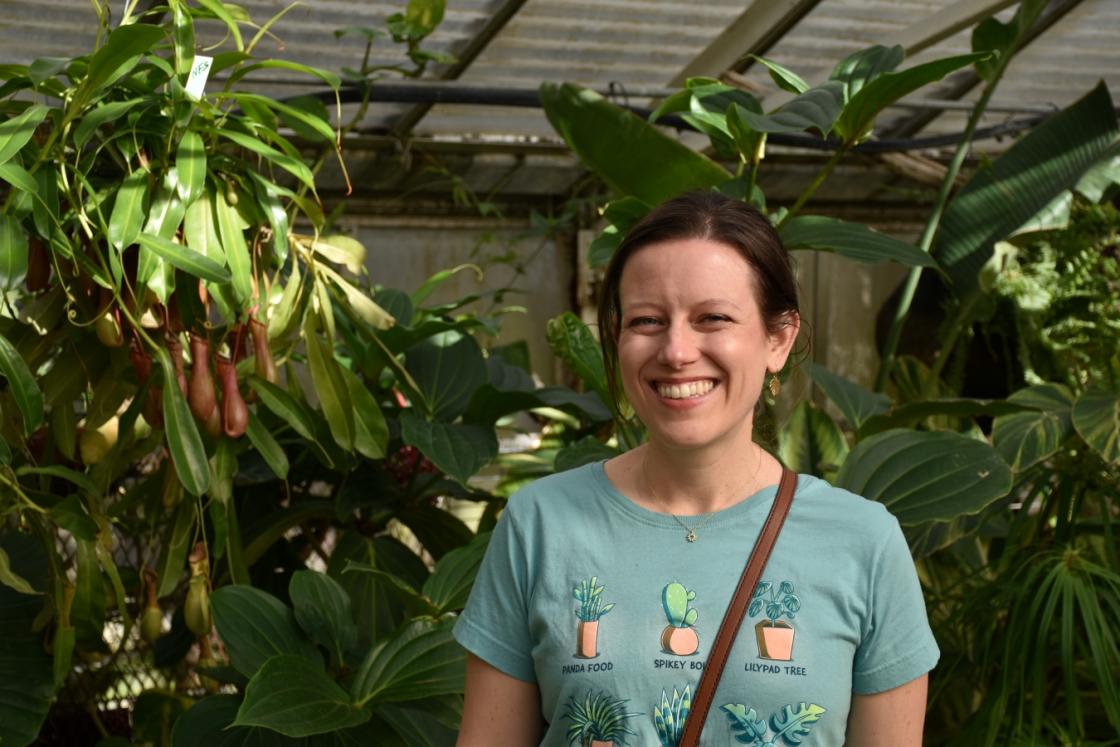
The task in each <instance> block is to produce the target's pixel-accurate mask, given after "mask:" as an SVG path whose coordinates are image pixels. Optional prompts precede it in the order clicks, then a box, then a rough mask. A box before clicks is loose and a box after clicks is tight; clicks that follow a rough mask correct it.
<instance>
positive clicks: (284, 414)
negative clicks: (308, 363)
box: [249, 376, 315, 441]
mask: <svg viewBox="0 0 1120 747" xmlns="http://www.w3.org/2000/svg"><path fill="white" fill-rule="evenodd" d="M249 386H251V387H252V388H253V391H255V392H256V393H257V396H259V397H260V398H261V402H262V403H263V404H264V406H265V407H267V408H268V409H269V410H271V411H272V413H273V414H274V415H276V416H277V417H279V418H280V419H281V420H283V421H284V422H286V423H287V424H288V425H290V426H292V429H293V430H295V432H296V433H298V434H299V435H301V436H303V437H304V438H306V439H307V440H308V441H315V423H314V421H313V420H312V419H311V413H310V412H308V411H307V409H306V408H305V407H304V406H303V405H302V404H300V403H299V402H298V401H297V400H296V399H295V397H293V396H292V395H290V394H288V393H287V392H286V391H284V390H283V389H281V388H280V387H278V386H276V385H275V384H273V383H270V382H268V381H265V380H264V379H260V378H257V377H256V376H250V377H249Z"/></svg>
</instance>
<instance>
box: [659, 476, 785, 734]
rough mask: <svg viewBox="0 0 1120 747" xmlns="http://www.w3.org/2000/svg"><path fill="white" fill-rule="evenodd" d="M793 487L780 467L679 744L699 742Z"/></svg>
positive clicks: (705, 667) (779, 530)
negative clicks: (773, 492) (763, 520)
mask: <svg viewBox="0 0 1120 747" xmlns="http://www.w3.org/2000/svg"><path fill="white" fill-rule="evenodd" d="M796 490H797V473H795V472H791V471H790V470H788V469H785V468H784V467H783V468H782V479H781V482H779V483H778V495H777V497H776V498H774V505H772V506H771V507H770V515H769V516H767V517H766V523H765V524H763V525H762V531H761V532H759V534H758V539H757V540H756V541H755V544H754V549H753V550H751V554H750V558H749V559H748V560H747V565H746V567H745V568H744V569H743V575H742V576H741V577H740V578H739V585H738V586H736V587H735V594H734V595H733V596H732V597H731V603H730V604H729V605H727V612H725V613H724V615H723V622H722V623H720V626H719V632H718V633H716V638H715V642H714V643H712V648H711V651H709V652H708V661H707V663H705V664H704V673H703V674H702V675H700V684H699V685H698V686H697V688H696V692H695V694H694V695H693V696H692V708H691V709H690V710H689V713H688V718H687V719H686V720H685V724H684V733H683V734H682V735H681V741H680V747H696V746H697V745H698V744H699V743H700V732H701V731H703V729H704V722H705V721H707V720H708V711H709V710H710V709H711V707H712V699H713V698H714V697H715V694H716V687H717V686H718V685H719V680H720V677H721V676H722V675H723V668H724V666H725V665H726V664H727V656H728V654H730V653H731V647H732V646H733V645H734V643H735V637H736V636H737V635H738V633H739V626H740V625H741V624H742V622H743V617H744V616H745V615H746V613H747V607H748V605H749V604H750V601H751V596H753V594H754V590H755V587H756V586H758V579H759V578H760V577H761V576H762V570H763V569H764V568H765V567H766V561H767V560H769V558H770V551H771V550H772V549H774V542H775V541H776V540H777V539H778V534H779V533H780V532H781V531H782V524H783V523H785V520H786V515H787V514H789V507H790V505H792V504H793V494H794V492H795V491H796Z"/></svg>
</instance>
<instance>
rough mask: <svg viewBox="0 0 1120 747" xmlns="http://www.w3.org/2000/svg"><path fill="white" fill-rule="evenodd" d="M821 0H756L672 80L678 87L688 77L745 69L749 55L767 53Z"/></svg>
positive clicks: (749, 64)
mask: <svg viewBox="0 0 1120 747" xmlns="http://www.w3.org/2000/svg"><path fill="white" fill-rule="evenodd" d="M819 2H820V0H754V1H753V2H751V3H750V4H749V5H748V6H747V9H746V10H744V11H743V12H742V13H741V14H740V15H739V17H738V18H736V19H735V20H734V21H732V22H731V25H729V26H728V27H727V28H725V29H724V30H723V32H722V33H721V34H720V35H719V36H717V37H716V38H715V39H714V40H712V43H711V44H709V45H708V46H707V47H706V48H705V49H704V51H702V52H701V53H700V54H698V55H697V56H696V57H695V58H693V60H692V61H691V62H689V63H688V64H687V65H685V67H684V69H683V70H681V71H680V72H679V73H677V75H676V77H674V78H673V80H672V81H671V82H670V83H669V87H670V88H679V87H680V86H683V85H684V82H685V81H686V80H687V79H689V78H695V77H697V76H703V75H706V76H711V77H713V78H714V77H719V75H720V74H722V73H723V72H725V71H727V70H734V71H735V72H739V73H741V72H743V71H744V70H746V69H747V68H748V67H750V66H751V64H752V63H753V62H754V60H752V59H751V58H750V57H749V55H752V54H757V55H761V54H765V53H766V51H767V50H769V49H770V48H771V47H773V46H774V45H775V44H776V43H777V42H778V41H779V40H780V39H781V38H782V37H783V36H785V35H786V33H787V32H788V31H789V30H790V29H791V28H793V27H794V26H795V25H796V24H797V22H798V21H800V20H801V19H802V18H804V17H805V14H807V13H808V12H809V11H811V10H812V9H813V8H815V7H816V6H817V4H818V3H819Z"/></svg>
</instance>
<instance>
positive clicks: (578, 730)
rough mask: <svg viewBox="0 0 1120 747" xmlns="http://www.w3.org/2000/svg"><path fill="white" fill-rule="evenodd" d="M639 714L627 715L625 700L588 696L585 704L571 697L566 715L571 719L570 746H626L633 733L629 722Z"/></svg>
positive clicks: (606, 696) (599, 695) (584, 701)
mask: <svg viewBox="0 0 1120 747" xmlns="http://www.w3.org/2000/svg"><path fill="white" fill-rule="evenodd" d="M637 715H639V714H637V713H627V712H626V701H625V700H621V699H619V698H615V697H614V696H612V695H610V694H609V693H605V692H599V693H591V692H589V693H587V694H586V695H585V696H584V698H583V700H582V701H579V700H576V698H575V696H572V698H571V700H570V701H569V702H568V707H567V709H566V710H565V711H564V716H565V717H566V718H567V719H568V732H567V736H568V744H569V745H577V746H578V747H623V745H625V744H626V737H627V736H633V735H634V732H633V731H631V730H630V729H629V728H627V726H626V721H627V719H630V718H632V717H634V716H637Z"/></svg>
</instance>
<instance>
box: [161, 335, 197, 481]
mask: <svg viewBox="0 0 1120 747" xmlns="http://www.w3.org/2000/svg"><path fill="white" fill-rule="evenodd" d="M156 357H157V358H158V360H159V365H160V369H161V370H162V371H163V378H164V381H165V382H167V381H174V380H175V369H174V367H173V366H172V365H171V356H170V355H168V353H167V350H166V349H165V348H162V347H157V348H156ZM163 419H164V428H163V430H164V433H165V434H166V436H167V448H168V451H170V452H171V461H172V463H173V464H174V465H175V473H176V474H177V475H179V481H180V482H181V483H182V484H183V488H185V489H186V491H187V492H188V493H190V494H191V495H202V494H203V493H205V492H206V490H207V488H209V487H210V465H209V464H208V462H207V460H206V449H205V448H203V446H202V437H201V436H200V435H199V434H198V427H197V426H196V425H195V421H194V417H193V416H192V415H191V411H190V408H189V407H188V406H187V400H186V398H185V397H184V396H183V392H182V391H180V389H179V387H177V386H174V385H172V386H164V387H163Z"/></svg>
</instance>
